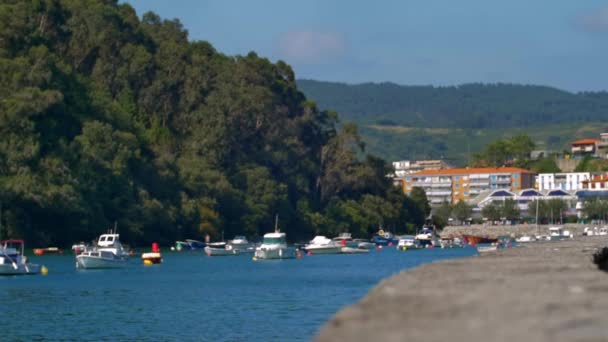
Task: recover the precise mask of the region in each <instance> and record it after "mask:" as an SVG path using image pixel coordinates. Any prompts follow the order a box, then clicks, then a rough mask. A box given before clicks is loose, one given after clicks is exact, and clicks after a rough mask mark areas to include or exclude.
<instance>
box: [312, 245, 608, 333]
mask: <svg viewBox="0 0 608 342" xmlns="http://www.w3.org/2000/svg"><path fill="white" fill-rule="evenodd" d="M607 245H608V237H606V236H601V237H579V238H576V239H574V240H568V241H556V242H537V243H530V244H525V245H523V246H519V247H515V248H507V249H502V250H499V251H497V252H488V253H484V254H483V255H479V256H473V257H468V258H462V259H453V260H446V261H439V262H434V263H430V264H427V265H423V266H420V267H417V268H414V269H411V270H408V271H404V272H401V273H400V274H398V275H395V276H393V277H391V278H388V279H386V280H384V281H382V282H381V283H380V284H379V285H378V286H377V287H376V288H374V289H373V290H372V291H371V292H370V293H369V294H368V295H367V296H366V297H365V298H363V299H362V300H361V301H360V302H359V303H357V304H355V305H352V306H350V307H347V308H345V309H343V310H341V311H340V312H338V313H337V314H336V315H335V316H334V317H333V318H332V319H331V320H330V321H329V322H328V323H326V325H325V326H324V327H323V328H322V329H321V331H320V332H319V335H318V336H317V337H316V341H318V342H325V341H444V342H445V341H450V342H454V341H467V342H470V341H510V342H514V341H518V342H523V341H608V273H606V272H603V271H600V270H598V269H597V267H596V265H595V264H593V262H592V255H593V253H595V252H596V251H597V249H598V248H601V247H605V246H607Z"/></svg>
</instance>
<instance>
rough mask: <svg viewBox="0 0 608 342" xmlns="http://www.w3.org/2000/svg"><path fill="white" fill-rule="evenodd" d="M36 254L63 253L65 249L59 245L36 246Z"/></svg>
mask: <svg viewBox="0 0 608 342" xmlns="http://www.w3.org/2000/svg"><path fill="white" fill-rule="evenodd" d="M34 254H35V255H45V254H63V250H61V249H59V248H57V247H47V248H34Z"/></svg>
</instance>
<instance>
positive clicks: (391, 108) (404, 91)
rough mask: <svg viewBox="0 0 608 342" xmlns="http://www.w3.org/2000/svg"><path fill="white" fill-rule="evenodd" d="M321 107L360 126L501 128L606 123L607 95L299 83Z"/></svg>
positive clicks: (510, 87)
mask: <svg viewBox="0 0 608 342" xmlns="http://www.w3.org/2000/svg"><path fill="white" fill-rule="evenodd" d="M298 86H299V87H300V89H302V91H303V92H304V94H306V96H307V97H308V98H310V99H313V100H315V101H317V104H318V105H319V107H321V108H323V109H326V108H331V109H333V110H336V111H338V112H339V113H340V115H341V117H342V118H343V119H344V120H346V121H353V122H356V123H359V124H380V125H399V126H408V127H424V128H463V129H467V128H469V129H479V128H497V127H525V126H536V125H547V124H570V123H581V122H593V121H602V120H605V119H606V118H608V92H595V93H592V92H589V93H577V94H573V93H569V92H566V91H562V90H558V89H555V88H550V87H543V86H532V85H516V84H464V85H461V86H453V87H432V86H401V85H396V84H393V83H364V84H357V85H347V84H344V83H332V82H319V81H311V80H299V81H298Z"/></svg>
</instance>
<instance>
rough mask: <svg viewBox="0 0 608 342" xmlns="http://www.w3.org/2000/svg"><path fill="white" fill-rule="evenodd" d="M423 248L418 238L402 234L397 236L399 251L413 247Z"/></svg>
mask: <svg viewBox="0 0 608 342" xmlns="http://www.w3.org/2000/svg"><path fill="white" fill-rule="evenodd" d="M421 248H424V247H423V246H422V245H421V244H420V240H418V239H416V237H415V236H413V235H404V236H402V237H401V238H399V242H397V249H398V250H400V251H408V250H414V249H421Z"/></svg>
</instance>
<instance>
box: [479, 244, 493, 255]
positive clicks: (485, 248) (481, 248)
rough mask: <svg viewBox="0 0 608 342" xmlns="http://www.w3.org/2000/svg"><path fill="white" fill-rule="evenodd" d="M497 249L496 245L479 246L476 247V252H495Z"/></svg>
mask: <svg viewBox="0 0 608 342" xmlns="http://www.w3.org/2000/svg"><path fill="white" fill-rule="evenodd" d="M497 249H498V246H496V245H492V246H479V247H477V252H479V253H487V252H495V251H496V250H497Z"/></svg>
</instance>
